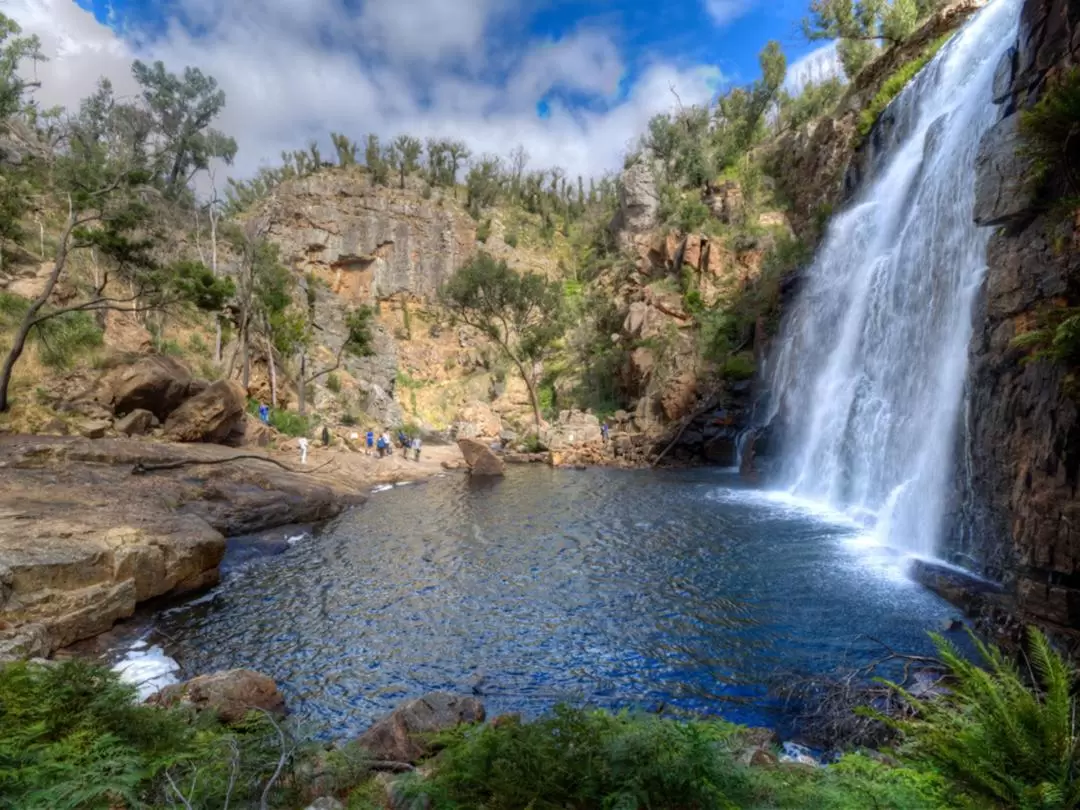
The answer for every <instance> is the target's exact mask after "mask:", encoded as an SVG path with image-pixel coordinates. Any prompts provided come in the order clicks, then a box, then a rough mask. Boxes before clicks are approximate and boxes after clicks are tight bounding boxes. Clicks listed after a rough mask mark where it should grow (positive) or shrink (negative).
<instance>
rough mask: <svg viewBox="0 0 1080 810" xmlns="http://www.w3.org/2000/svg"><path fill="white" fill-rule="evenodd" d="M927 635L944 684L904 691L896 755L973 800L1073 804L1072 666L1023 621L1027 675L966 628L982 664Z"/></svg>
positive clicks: (1079, 757) (1059, 808) (1055, 808)
mask: <svg viewBox="0 0 1080 810" xmlns="http://www.w3.org/2000/svg"><path fill="white" fill-rule="evenodd" d="M933 639H934V644H935V645H936V647H937V652H938V657H939V658H940V659H941V660H942V661H943V662H944V663H945V665H946V666H947V667H948V669H949V674H950V676H951V677H950V683H949V688H948V690H947V691H945V692H943V693H941V694H939V695H936V696H933V697H930V698H929V699H926V700H920V699H917V698H915V697H913V696H912V695H910V694H908V693H903V694H904V696H905V698H906V699H907V701H908V702H909V703H910V704H911V706H912V707H913V708H914V709H915V711H916V716H915V718H914V719H912V720H908V721H901V722H897V723H894V725H896V727H898V728H899V729H900V730H901V731H902V732H903V734H904V743H903V746H902V748H901V754H902V756H904V757H905V758H906V759H908V760H909V761H911V762H912V763H914V764H916V765H919V766H921V767H924V768H931V769H933V770H935V771H936V772H938V773H940V774H942V775H944V776H945V777H946V778H948V779H950V780H952V781H953V782H955V783H956V784H957V785H959V786H961V787H963V788H964V789H966V791H967V792H968V793H970V794H971V795H972V796H974V797H976V798H978V799H980V802H979V805H978V806H980V807H987V806H995V805H997V806H1001V807H1010V808H1020V810H1027V809H1028V808H1031V810H1035V808H1039V809H1040V810H1068V809H1069V808H1076V807H1078V806H1080V736H1078V735H1077V732H1076V716H1077V709H1078V706H1077V700H1076V697H1075V696H1074V695H1073V692H1072V689H1073V684H1074V681H1075V673H1074V672H1073V671H1072V670H1071V669H1070V667H1069V666H1068V665H1067V664H1066V663H1065V661H1064V660H1063V659H1062V658H1061V656H1060V655H1058V654H1057V653H1056V652H1055V651H1054V650H1053V649H1051V647H1050V643H1049V642H1048V641H1047V640H1046V637H1045V636H1044V635H1043V634H1042V633H1041V632H1039V631H1038V630H1036V629H1035V628H1030V629H1029V632H1028V655H1027V659H1028V662H1027V663H1028V670H1029V671H1030V674H1031V676H1032V678H1033V680H1035V681H1036V683H1034V684H1030V685H1029V684H1028V683H1027V682H1026V681H1025V679H1024V678H1023V677H1022V676H1021V675H1020V673H1019V672H1018V670H1017V668H1016V667H1015V665H1014V664H1013V663H1012V662H1011V661H1009V660H1007V659H1006V658H1005V656H1004V655H1003V654H1002V652H1001V651H1000V650H998V649H997V648H994V647H990V646H988V645H985V644H983V643H982V642H980V641H979V640H977V639H975V638H974V637H973V638H972V640H973V641H974V643H975V646H976V647H977V649H978V651H979V653H980V654H981V655H982V657H983V660H984V662H985V665H986V669H982V668H980V667H979V666H977V665H976V664H974V663H972V662H971V661H969V660H967V659H966V658H965V657H963V656H962V655H961V654H960V652H959V651H958V650H957V649H956V648H955V647H954V646H953V645H952V644H950V643H949V642H948V641H946V640H945V639H943V638H942V637H941V636H938V635H934V636H933ZM901 691H902V690H901Z"/></svg>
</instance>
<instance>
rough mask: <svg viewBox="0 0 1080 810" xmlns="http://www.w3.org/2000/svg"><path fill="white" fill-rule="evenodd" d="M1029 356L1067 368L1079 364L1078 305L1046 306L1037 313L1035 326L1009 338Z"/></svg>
mask: <svg viewBox="0 0 1080 810" xmlns="http://www.w3.org/2000/svg"><path fill="white" fill-rule="evenodd" d="M1012 344H1013V345H1014V346H1016V347H1018V348H1022V349H1026V350H1028V352H1029V355H1028V357H1029V359H1031V360H1050V361H1053V362H1057V363H1061V364H1062V365H1064V366H1066V367H1067V368H1069V369H1075V368H1077V367H1080V309H1078V308H1075V307H1069V308H1063V309H1050V310H1047V311H1045V312H1043V313H1042V314H1041V315H1040V316H1039V322H1038V326H1037V328H1035V329H1032V330H1030V331H1027V332H1022V333H1021V334H1019V335H1017V336H1016V337H1015V338H1013V341H1012Z"/></svg>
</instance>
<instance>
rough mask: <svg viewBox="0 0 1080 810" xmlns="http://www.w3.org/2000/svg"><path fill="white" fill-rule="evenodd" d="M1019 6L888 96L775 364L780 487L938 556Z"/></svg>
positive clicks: (974, 24)
mask: <svg viewBox="0 0 1080 810" xmlns="http://www.w3.org/2000/svg"><path fill="white" fill-rule="evenodd" d="M1019 6H1020V0H995V2H993V3H991V4H990V5H989V6H987V8H985V9H984V10H983V11H981V12H980V13H979V14H978V15H977V16H976V17H974V18H973V19H972V20H970V21H969V22H968V24H967V25H966V26H965V27H964V28H963V30H962V31H961V32H960V33H959V34H958V35H957V36H955V37H954V38H953V39H952V41H951V42H950V43H949V44H948V45H946V46H945V48H943V49H942V51H941V52H940V53H939V54H938V55H937V56H936V57H935V59H934V60H933V61H931V63H930V64H929V65H928V66H927V67H926V69H925V70H923V71H922V72H921V73H920V74H919V76H918V77H916V79H915V81H913V82H912V83H911V84H910V85H909V86H908V87H907V88H906V89H905V90H904V91H903V93H901V95H900V96H899V97H898V98H897V99H896V100H895V101H894V102H893V105H894V106H893V107H892V108H891V110H890V113H891V114H892V115H893V117H894V120H895V122H896V125H895V127H894V128H893V130H892V134H891V136H890V137H891V143H888V144H887V145H886V151H885V154H884V156H883V158H884V159H883V160H882V161H880V166H879V168H878V169H877V170H876V172H875V174H874V176H873V178H871V180H870V181H869V182H867V183H865V184H864V187H863V188H862V190H861V192H860V194H859V195H858V197H857V198H856V200H855V201H854V202H853V204H852V205H851V207H850V208H849V209H847V210H846V211H845V212H844V213H842V214H841V215H839V216H837V217H836V218H834V220H833V222H832V223H831V225H830V228H829V232H828V234H827V235H826V237H825V240H824V242H823V244H822V247H821V249H820V250H819V252H818V255H817V256H816V257H815V260H814V262H813V265H812V266H811V268H810V269H809V272H808V275H807V279H806V283H805V286H804V288H803V290H802V291H801V292H800V294H799V299H798V301H797V302H796V304H795V306H794V307H793V309H792V311H791V312H790V314H789V316H788V317H787V319H786V321H785V324H784V327H783V330H782V333H781V339H780V341H779V344H778V350H777V353H776V355H775V358H774V363H773V369H772V390H773V392H775V393H774V396H773V403H772V407H773V408H774V409H775V412H774V420H773V423H774V425H775V426H776V427H777V429H778V430H779V435H780V438H781V442H782V447H783V448H784V453H783V456H782V458H781V464H780V467H779V471H780V474H781V475H782V482H783V484H784V485H785V486H786V487H787V488H788V489H790V491H791V492H792V493H793V494H795V495H797V496H799V497H801V498H805V499H808V500H813V501H819V502H824V503H827V504H829V505H830V506H832V507H834V508H838V509H842V510H844V511H846V512H848V513H849V514H851V515H853V516H858V517H859V518H860V519H862V520H863V521H864V522H866V523H868V524H870V525H871V526H872V527H873V529H874V531H875V532H876V533H877V534H878V539H879V540H880V541H881V542H883V543H887V544H888V545H891V546H894V547H897V548H900V549H903V550H905V551H907V552H909V553H912V554H918V555H932V554H933V553H934V552H935V550H936V548H937V542H938V535H939V533H940V529H941V525H940V524H941V522H942V514H943V510H944V508H945V505H946V499H947V498H948V496H949V493H950V487H951V484H952V481H951V479H952V472H953V469H954V454H955V444H956V426H957V422H958V419H959V415H960V412H961V408H962V405H963V400H964V378H965V373H966V368H967V351H968V341H969V339H970V336H971V311H972V304H973V302H974V298H975V296H976V294H977V292H978V289H979V286H980V284H981V282H982V279H983V276H984V273H985V269H986V248H987V243H988V240H989V237H990V232H989V230H987V229H980V228H977V227H976V226H975V225H974V223H973V222H972V211H973V202H974V174H975V173H974V158H975V153H976V151H977V149H978V145H979V140H980V138H981V137H982V135H983V134H984V133H985V132H986V131H987V129H989V127H990V126H991V125H992V124H993V123H994V122H995V120H996V118H997V108H995V107H994V105H993V104H992V103H991V85H992V81H993V74H994V70H995V67H996V66H997V64H998V61H999V58H1000V57H1001V55H1002V53H1003V52H1004V51H1005V50H1006V49H1007V48H1008V47H1009V46H1010V44H1011V43H1012V42H1013V40H1014V39H1015V37H1016V20H1017V16H1018V14H1019Z"/></svg>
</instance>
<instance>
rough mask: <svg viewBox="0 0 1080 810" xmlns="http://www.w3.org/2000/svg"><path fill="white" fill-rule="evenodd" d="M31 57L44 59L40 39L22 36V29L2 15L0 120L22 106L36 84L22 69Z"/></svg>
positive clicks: (0, 27) (34, 59) (17, 110)
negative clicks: (33, 83)
mask: <svg viewBox="0 0 1080 810" xmlns="http://www.w3.org/2000/svg"><path fill="white" fill-rule="evenodd" d="M27 60H29V61H30V62H32V63H36V62H44V61H45V56H44V54H42V52H41V40H40V39H38V37H37V36H29V37H24V36H22V28H21V27H20V26H19V24H18V23H16V22H15V21H14V20H13V19H11V18H10V17H8V16H6V15H4V14H0V119H7V118H9V117H11V116H12V115H14V114H15V113H17V112H19V111H20V110H22V109H23V106H24V104H25V103H26V102H27V100H28V99H27V96H28V94H29V91H30V90H31V89H32V87H33V85H32V83H31V82H29V81H27V79H26V73H25V72H24V71H23V70H21V69H20V68H22V67H24V65H23V63H24V62H26V61H27Z"/></svg>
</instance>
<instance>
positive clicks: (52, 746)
mask: <svg viewBox="0 0 1080 810" xmlns="http://www.w3.org/2000/svg"><path fill="white" fill-rule="evenodd" d="M134 697H135V692H134V689H133V688H132V687H129V686H126V685H124V684H121V683H120V682H119V681H118V679H117V677H116V675H115V674H113V673H112V672H109V671H108V670H105V669H101V668H99V667H94V666H91V665H89V664H86V663H82V662H79V661H65V662H61V663H57V664H55V665H50V666H37V665H31V664H12V665H9V666H7V667H5V668H3V669H2V670H0V808H12V810H15V808H18V810H75V809H76V808H79V810H85V809H87V808H94V809H95V810H96V809H97V808H101V810H106V809H107V810H112V809H113V808H120V807H126V808H165V807H170V808H171V807H184V806H186V807H189V808H192V810H203V809H205V810H220V808H222V807H225V806H228V805H229V804H230V803H231V806H232V807H235V808H253V807H258V806H260V804H262V803H263V802H264V801H265V805H264V806H266V807H273V808H292V807H297V806H300V805H299V803H300V802H301V800H302V799H303V790H302V788H301V786H300V785H299V783H298V780H297V774H299V773H301V772H302V771H303V767H302V766H303V763H304V761H305V760H307V759H309V758H310V757H312V756H314V755H315V753H316V752H315V749H313V748H309V747H305V746H303V745H301V744H300V742H299V741H298V740H297V739H296V738H295V737H294V736H293V735H292V733H291V731H290V729H289V728H288V727H287V726H279V725H278V724H277V723H276V722H275V721H273V720H271V719H270V718H269V717H268V716H265V715H260V714H252V715H251V717H250V718H249V719H248V720H247V721H245V722H244V723H243V724H242V725H240V726H239V727H237V728H226V727H224V726H222V725H220V724H219V723H218V722H217V720H216V719H214V718H213V717H211V716H210V714H209V713H203V714H200V715H198V716H196V715H195V714H193V713H191V712H189V711H188V710H185V709H170V710H165V709H157V708H151V707H146V706H140V705H137V704H136V703H135V702H134ZM279 764H281V773H280V774H279V775H278V778H277V779H276V780H275V779H274V778H273V775H274V773H275V772H276V771H278V766H279ZM327 767H328V768H329V769H330V771H331V773H330V778H332V779H341V780H342V781H348V779H349V778H353V775H354V773H355V775H356V778H358V775H359V774H360V773H361V772H362V763H356V765H355V768H354V767H353V765H352V764H350V763H348V762H346V761H345V755H344V754H342V755H340V756H338V757H336V758H331V760H329V761H328V762H327Z"/></svg>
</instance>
